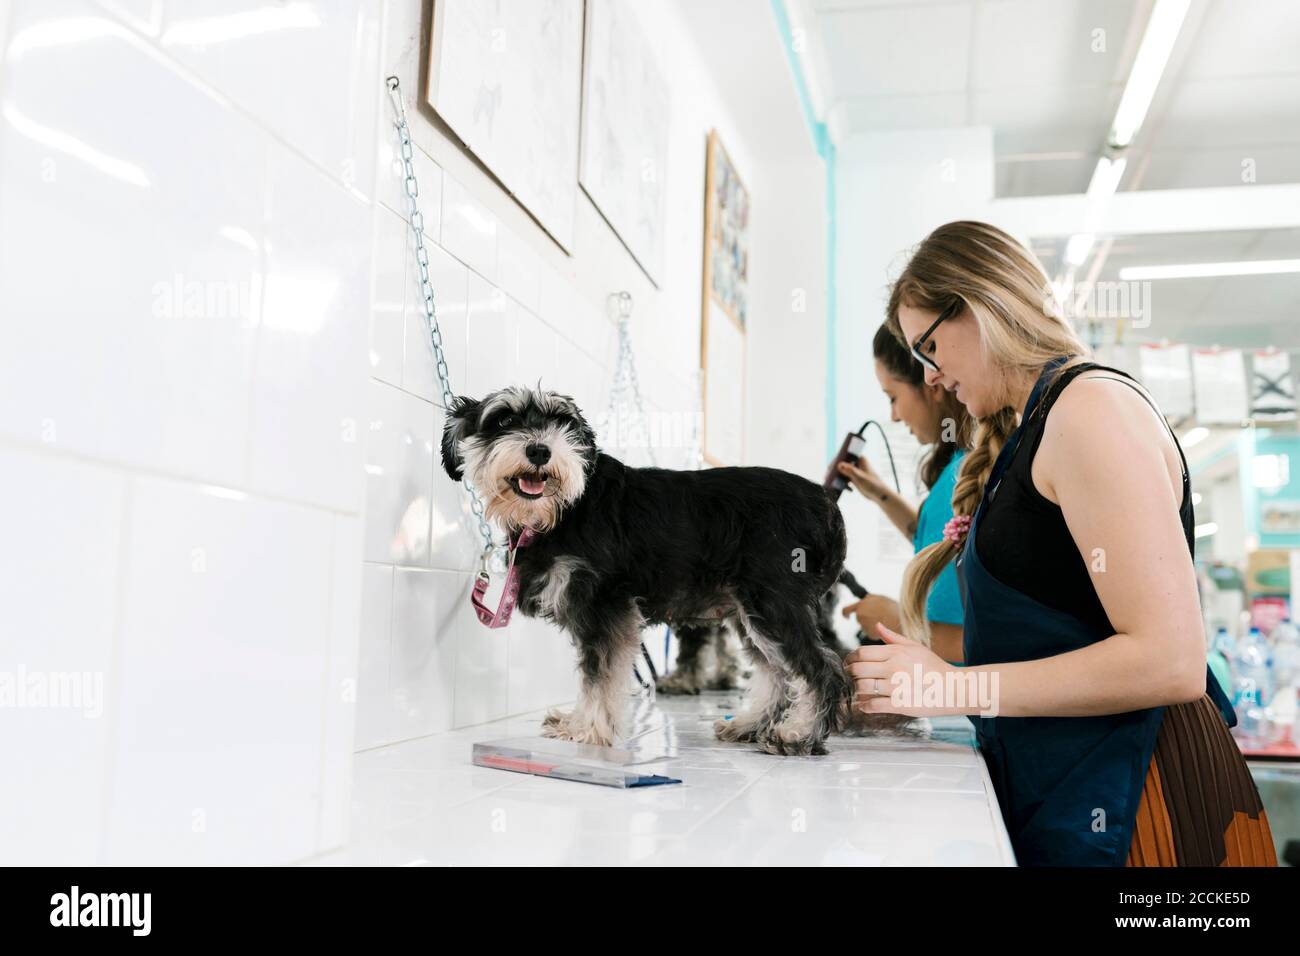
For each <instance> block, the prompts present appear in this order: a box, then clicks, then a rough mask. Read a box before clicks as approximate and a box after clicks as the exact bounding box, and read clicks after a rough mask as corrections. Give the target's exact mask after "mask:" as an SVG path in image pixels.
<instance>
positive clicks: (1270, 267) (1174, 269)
mask: <svg viewBox="0 0 1300 956" xmlns="http://www.w3.org/2000/svg"><path fill="white" fill-rule="evenodd" d="M1283 272H1300V259H1256V260H1254V261H1249V262H1188V263H1184V264H1183V265H1176V266H1127V267H1125V268H1123V269H1120V270H1119V277H1120V279H1122V280H1124V281H1126V282H1127V281H1129V280H1130V279H1201V278H1206V277H1208V276H1264V275H1275V274H1277V273H1283Z"/></svg>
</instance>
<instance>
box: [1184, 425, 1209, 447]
mask: <svg viewBox="0 0 1300 956" xmlns="http://www.w3.org/2000/svg"><path fill="white" fill-rule="evenodd" d="M1209 437H1210V430H1209V429H1208V428H1205V427H1204V426H1202V425H1197V426H1196V427H1195V428H1193V429H1192V430H1191V431H1189V432H1188V433H1187V434H1186V435H1184V436H1183V449H1184V450H1186V449H1188V448H1191V447H1192V446H1193V445H1199V444H1200V443H1201V442H1203V441H1205V439H1207V438H1209Z"/></svg>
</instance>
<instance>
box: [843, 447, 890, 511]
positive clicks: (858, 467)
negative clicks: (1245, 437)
mask: <svg viewBox="0 0 1300 956" xmlns="http://www.w3.org/2000/svg"><path fill="white" fill-rule="evenodd" d="M837 467H838V468H839V472H840V474H841V475H843V476H844V477H845V478H847V479H848V480H849V483H850V484H852V485H853V487H854V488H856V489H858V491H860V492H861V493H862V494H864V495H866V496H867V497H868V498H870V499H872V500H873V501H877V502H880V501H883V500H884V499H885V497H886V495H887V494H888V492H889V488H888V486H887V485H886V484H885V483H884V482H883V481H881V480H880V476H879V475H877V474H876V472H875V470H874V469H873V468H872V467H871V463H870V462H868V461H867V459H866V458H859V459H858V460H857V463H856V464H854V463H853V462H851V461H842V462H840V463H839V465H838V466H837Z"/></svg>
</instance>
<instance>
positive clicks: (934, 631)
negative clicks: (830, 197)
mask: <svg viewBox="0 0 1300 956" xmlns="http://www.w3.org/2000/svg"><path fill="white" fill-rule="evenodd" d="M871 350H872V354H873V355H874V357H875V366H876V379H877V380H878V381H879V382H880V388H881V390H882V391H883V392H884V393H885V396H886V397H887V398H888V399H889V419H890V421H894V422H902V423H903V424H904V425H906V426H907V429H908V431H910V432H911V433H912V435H913V436H914V437H915V438H916V440H917V441H919V442H920V443H921V444H923V445H929V446H931V449H930V451H929V453H927V454H926V456H925V457H924V458H923V459H922V461H921V466H920V476H921V480H922V482H924V484H925V486H926V488H927V489H928V490H929V494H928V495H927V496H926V498H925V500H924V501H922V502H921V505H920V507H919V508H917V507H913V506H912V504H911V502H909V501H908V500H907V499H905V498H904V497H902V496H901V495H899V494H898V493H897V492H895V491H894V489H893V488H891V487H889V485H887V484H886V483H885V482H884V481H882V480H881V479H880V476H879V475H878V474H876V472H875V471H874V470H873V469H872V467H871V465H870V464H869V463H868V462H867V459H865V458H860V459H858V462H857V464H856V465H854V464H851V463H849V462H843V463H841V465H840V474H842V475H844V476H845V477H846V478H848V479H849V481H850V482H852V484H853V487H854V488H856V489H857V490H858V491H859V492H860V493H861V494H863V495H864V496H865V497H866V498H867V499H868V500H870V501H874V502H875V503H876V504H877V505H879V507H880V510H881V511H882V512H884V514H885V517H886V518H888V519H889V520H890V522H892V523H893V525H894V526H895V527H896V528H898V530H899V531H901V532H902V533H903V534H904V535H905V536H906V537H907V538H908V539H909V540H910V541H911V542H912V547H913V550H915V551H920V550H922V549H923V548H925V547H927V546H929V545H932V544H934V543H935V542H937V541H941V540H942V539H943V531H944V527H945V526H946V525H947V523H948V521H949V519H951V518H952V494H953V485H954V483H955V482H956V480H957V473H958V470H959V468H960V467H961V460H962V456H963V455H965V453H966V448H967V447H968V446H969V444H970V435H971V420H970V416H969V415H968V414H967V412H966V409H965V407H963V406H962V404H961V402H959V401H957V400H956V399H955V398H954V397H953V396H952V395H950V394H948V392H946V391H945V390H944V389H943V388H941V387H939V386H936V385H927V384H926V383H925V380H924V377H925V376H924V373H925V370H924V369H923V368H922V366H921V363H920V362H918V361H917V360H916V359H915V358H914V357H913V356H912V354H911V353H910V352H909V351H908V350H907V349H905V348H904V347H903V346H902V344H901V343H900V342H899V341H898V338H897V336H895V335H894V334H893V333H891V332H890V331H889V329H888V328H886V327H885V326H883V325H882V326H881V327H880V328H879V329H878V330H877V331H876V337H875V340H874V341H873V342H872V347H871ZM850 615H853V616H856V617H857V619H858V626H859V627H861V628H862V633H864V634H867V635H869V636H871V637H873V638H874V637H875V636H876V625H877V624H884V625H885V626H886V627H888V628H891V629H892V630H898V629H899V627H900V626H901V624H900V620H899V608H898V602H897V601H895V600H893V599H892V598H888V597H885V596H884V595H882V594H871V595H868V596H867V597H865V598H863V599H862V600H860V601H858V602H857V603H856V604H850V605H849V606H848V607H846V608H845V609H844V616H845V617H849V616H850ZM925 616H926V620H927V621H928V623H929V631H930V645H931V647H933V648H934V650H935V653H937V654H938V655H939V656H940V657H942V658H944V659H945V660H948V661H952V662H954V663H956V662H960V661H961V659H962V656H961V628H962V608H961V596H960V595H959V594H958V592H957V575H956V573H955V571H954V570H953V569H952V568H947V569H945V571H944V573H942V574H940V575H939V577H938V579H937V580H936V581H935V584H934V588H933V589H932V590H931V591H930V596H929V599H928V600H927V602H926V608H925Z"/></svg>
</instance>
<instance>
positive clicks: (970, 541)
mask: <svg viewBox="0 0 1300 956" xmlns="http://www.w3.org/2000/svg"><path fill="white" fill-rule="evenodd" d="M1064 361H1065V360H1064V359H1058V360H1056V361H1054V362H1051V363H1049V364H1048V366H1047V367H1046V368H1045V369H1044V371H1043V374H1042V375H1041V376H1040V377H1039V379H1038V382H1037V384H1036V385H1035V386H1034V390H1033V392H1032V393H1031V395H1030V397H1029V404H1028V405H1027V407H1026V409H1025V413H1024V417H1023V418H1022V420H1021V425H1020V427H1019V428H1017V429H1016V430H1015V432H1013V433H1012V435H1011V438H1010V439H1009V440H1008V442H1007V444H1006V446H1005V447H1004V448H1003V449H1002V452H1001V454H1000V455H999V456H998V459H997V461H996V462H995V463H994V466H993V470H992V472H991V473H990V476H989V480H988V483H987V484H986V485H985V491H984V497H983V500H982V501H981V502H980V505H979V508H978V509H977V510H976V513H975V518H974V520H973V522H972V523H971V528H970V532H969V534H968V535H967V537H966V544H965V547H964V548H963V550H962V553H961V555H960V556H959V557H958V559H957V567H958V581H959V585H960V588H961V596H962V603H963V605H964V607H965V613H966V617H965V625H964V629H963V641H962V643H963V648H964V651H965V662H966V664H967V665H980V664H998V663H1005V662H1011V661H1029V660H1038V659H1041V658H1044V657H1052V656H1054V655H1057V654H1064V653H1066V652H1067V651H1072V650H1076V649H1077V648H1081V647H1086V646H1087V645H1089V644H1094V643H1096V642H1097V641H1099V640H1104V639H1105V638H1107V637H1109V636H1110V635H1109V634H1101V633H1098V632H1097V631H1096V629H1094V628H1090V627H1088V626H1087V625H1086V624H1084V622H1083V621H1081V620H1079V619H1078V618H1076V617H1074V616H1073V615H1070V614H1066V613H1064V612H1062V611H1058V610H1055V609H1054V608H1050V607H1047V606H1046V605H1044V604H1040V603H1039V602H1037V601H1035V600H1034V599H1032V598H1030V597H1029V596H1028V595H1026V594H1023V593H1021V592H1020V591H1017V590H1015V589H1014V588H1011V587H1008V586H1007V585H1005V584H1003V583H1002V582H1001V581H998V580H997V579H996V578H994V577H993V575H991V574H990V573H989V572H988V571H987V570H986V569H985V568H984V567H983V565H981V564H980V560H979V554H978V551H977V549H976V547H975V536H976V534H977V533H978V530H979V523H980V519H981V517H983V514H984V511H985V509H986V508H987V507H988V504H989V502H990V501H991V500H992V498H993V497H994V495H996V493H997V486H998V482H999V481H1001V479H1002V476H1003V474H1004V473H1005V472H1006V469H1007V466H1008V465H1009V464H1010V462H1011V459H1012V457H1013V456H1014V455H1015V451H1016V447H1017V445H1019V443H1020V437H1021V433H1022V431H1023V429H1024V422H1026V421H1028V420H1029V417H1030V416H1031V415H1032V413H1033V410H1034V407H1035V406H1036V405H1037V404H1038V402H1039V400H1040V399H1041V398H1042V395H1043V392H1044V390H1045V388H1046V386H1047V382H1048V379H1049V377H1050V373H1051V372H1052V371H1054V370H1055V369H1056V368H1058V367H1059V366H1060V365H1061V364H1063V363H1064ZM1206 675H1207V681H1206V689H1207V692H1208V693H1209V694H1210V696H1211V699H1212V700H1213V701H1214V703H1215V704H1216V706H1218V708H1219V710H1220V711H1221V712H1223V714H1224V717H1225V719H1227V720H1228V725H1229V726H1232V725H1233V724H1234V723H1235V722H1236V718H1235V717H1234V716H1232V706H1231V704H1230V703H1229V702H1228V700H1227V697H1226V696H1225V695H1224V694H1223V691H1222V690H1221V689H1220V688H1219V685H1218V681H1216V680H1215V679H1214V678H1213V676H1212V675H1211V674H1210V671H1209V668H1208V666H1207V668H1206ZM1163 717H1164V708H1163V707H1151V708H1147V709H1145V710H1135V711H1131V712H1129V713H1124V714H1110V715H1106V716H1100V717H971V718H970V720H971V722H972V723H973V724H974V725H975V734H976V737H977V739H978V741H979V746H980V750H981V751H982V752H983V754H984V759H985V762H986V763H987V764H988V768H989V775H990V777H991V778H992V781H993V786H994V789H995V790H996V792H997V795H998V800H999V802H1000V803H1001V807H1002V817H1003V819H1004V820H1005V822H1006V825H1007V831H1008V833H1009V835H1010V837H1011V845H1012V847H1013V848H1014V849H1015V852H1016V858H1017V861H1018V862H1019V863H1020V864H1021V865H1022V866H1122V865H1123V864H1124V862H1125V860H1126V858H1127V856H1128V851H1129V845H1130V843H1131V841H1132V836H1133V822H1134V819H1135V817H1136V815H1137V808H1138V802H1139V801H1140V799H1141V795H1142V787H1143V784H1144V782H1145V780H1146V775H1147V769H1148V767H1149V765H1150V763H1151V756H1152V753H1153V752H1154V750H1155V745H1156V736H1157V734H1158V733H1159V731H1160V723H1161V720H1162V719H1163Z"/></svg>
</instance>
